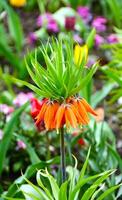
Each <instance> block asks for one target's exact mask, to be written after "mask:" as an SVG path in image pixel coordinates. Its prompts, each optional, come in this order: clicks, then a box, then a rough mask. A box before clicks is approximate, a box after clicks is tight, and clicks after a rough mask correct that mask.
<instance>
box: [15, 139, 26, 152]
mask: <svg viewBox="0 0 122 200" xmlns="http://www.w3.org/2000/svg"><path fill="white" fill-rule="evenodd" d="M19 149H26V144H25V143H24V142H23V141H22V140H18V141H17V147H16V150H19Z"/></svg>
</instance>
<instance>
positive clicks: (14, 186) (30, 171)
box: [4, 157, 60, 197]
mask: <svg viewBox="0 0 122 200" xmlns="http://www.w3.org/2000/svg"><path fill="white" fill-rule="evenodd" d="M59 163H60V157H55V158H53V159H51V160H48V161H40V162H39V163H37V164H33V165H30V166H28V167H27V169H26V171H25V173H24V175H23V176H21V177H19V178H17V179H16V180H15V181H14V182H13V184H12V185H10V187H9V189H8V191H7V192H6V195H4V196H6V197H10V196H11V197H13V196H14V195H15V194H16V193H17V191H18V186H19V185H21V184H23V183H24V182H25V179H24V177H26V178H27V179H29V178H31V177H32V176H33V175H34V174H35V173H36V172H37V169H43V168H45V167H46V166H50V165H51V164H59Z"/></svg>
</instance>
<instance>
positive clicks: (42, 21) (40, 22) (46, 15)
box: [37, 13, 52, 27]
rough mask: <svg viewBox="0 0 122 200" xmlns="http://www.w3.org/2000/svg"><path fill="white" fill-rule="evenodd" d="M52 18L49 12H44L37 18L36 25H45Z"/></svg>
mask: <svg viewBox="0 0 122 200" xmlns="http://www.w3.org/2000/svg"><path fill="white" fill-rule="evenodd" d="M51 19H52V14H51V13H44V14H43V15H40V16H39V17H38V18H37V26H39V27H42V26H44V25H45V24H46V25H47V24H48V22H49V21H50V20H51Z"/></svg>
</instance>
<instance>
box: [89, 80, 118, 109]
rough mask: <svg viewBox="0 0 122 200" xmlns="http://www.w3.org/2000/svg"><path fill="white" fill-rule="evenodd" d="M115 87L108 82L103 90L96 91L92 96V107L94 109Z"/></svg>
mask: <svg viewBox="0 0 122 200" xmlns="http://www.w3.org/2000/svg"><path fill="white" fill-rule="evenodd" d="M114 87H115V83H111V82H107V83H106V84H104V86H103V88H102V89H101V90H98V91H96V92H95V93H94V94H93V95H92V96H91V105H92V107H94V108H95V107H96V106H97V105H98V104H99V103H100V102H101V101H102V100H103V99H104V98H105V97H106V96H107V95H108V94H109V92H110V91H111V90H112V89H113V88H114Z"/></svg>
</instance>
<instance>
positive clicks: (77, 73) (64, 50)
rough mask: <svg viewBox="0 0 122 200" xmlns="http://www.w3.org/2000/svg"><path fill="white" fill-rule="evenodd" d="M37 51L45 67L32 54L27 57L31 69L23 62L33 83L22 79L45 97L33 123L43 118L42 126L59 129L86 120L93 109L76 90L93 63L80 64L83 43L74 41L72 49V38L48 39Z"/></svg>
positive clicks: (90, 72) (85, 51) (91, 71)
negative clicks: (48, 41) (47, 42)
mask: <svg viewBox="0 0 122 200" xmlns="http://www.w3.org/2000/svg"><path fill="white" fill-rule="evenodd" d="M41 52H42V55H43V57H44V60H45V63H46V68H43V67H42V66H41V65H40V64H39V63H38V61H37V59H34V58H33V57H31V58H30V59H31V63H32V65H33V68H34V69H33V70H32V69H31V68H30V67H29V66H28V64H27V63H26V64H27V69H28V72H29V73H30V75H31V77H32V79H33V81H34V82H35V84H36V85H37V86H34V85H31V84H30V83H27V82H25V81H24V84H25V85H27V86H28V87H30V88H31V89H32V90H34V91H35V92H36V93H37V94H38V95H40V96H43V97H44V98H46V101H45V102H44V103H43V105H42V107H41V108H40V110H38V112H37V115H35V116H34V117H35V123H36V125H37V126H39V124H40V123H41V122H42V121H43V122H44V125H45V128H46V129H47V130H51V129H60V128H61V127H63V126H64V125H66V127H67V128H69V127H70V126H72V127H73V128H76V127H77V126H78V125H85V124H88V123H89V116H88V113H91V114H92V115H96V113H95V111H94V110H93V109H92V108H91V106H90V105H89V104H88V103H87V102H86V100H85V99H83V98H80V97H79V96H78V92H79V91H80V90H82V88H83V87H84V86H85V85H87V83H88V82H89V80H90V79H91V77H92V76H93V74H94V73H95V71H96V68H97V67H96V64H95V65H93V66H92V68H90V69H88V68H84V66H85V65H86V62H87V54H88V48H87V46H86V45H84V46H83V47H80V46H79V45H77V46H75V48H74V49H73V42H71V43H69V42H68V41H65V42H62V41H57V40H52V44H51V45H50V44H48V46H47V47H44V46H42V49H41ZM48 52H50V56H49V54H48ZM73 58H74V59H73ZM84 70H86V73H85V76H83V74H84V73H83V71H84ZM34 113H36V112H34Z"/></svg>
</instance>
